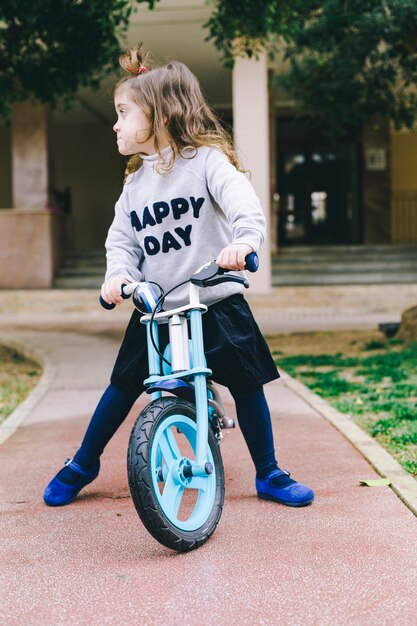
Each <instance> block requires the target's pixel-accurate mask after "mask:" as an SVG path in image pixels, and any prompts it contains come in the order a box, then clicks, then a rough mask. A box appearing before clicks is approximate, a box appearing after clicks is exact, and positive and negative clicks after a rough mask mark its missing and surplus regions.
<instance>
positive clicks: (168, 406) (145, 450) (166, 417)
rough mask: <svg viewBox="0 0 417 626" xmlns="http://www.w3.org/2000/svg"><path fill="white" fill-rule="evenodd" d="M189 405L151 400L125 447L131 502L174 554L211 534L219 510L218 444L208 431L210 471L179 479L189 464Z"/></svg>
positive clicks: (192, 424) (192, 439)
mask: <svg viewBox="0 0 417 626" xmlns="http://www.w3.org/2000/svg"><path fill="white" fill-rule="evenodd" d="M196 439H197V425H196V409H195V406H194V405H193V404H192V403H190V402H187V401H186V400H182V399H180V398H174V397H164V398H160V399H158V400H154V401H153V402H151V403H150V404H149V405H148V406H147V407H146V408H145V409H144V410H143V411H142V413H141V414H140V415H139V417H138V419H137V420H136V423H135V425H134V426H133V429H132V433H131V436H130V441H129V449H128V464H127V465H128V479H129V487H130V492H131V495H132V500H133V503H134V505H135V508H136V511H137V512H138V514H139V517H140V518H141V520H142V522H143V524H144V526H145V527H146V529H147V530H148V531H149V532H150V534H151V535H152V536H153V537H154V538H155V539H156V540H157V541H159V542H160V543H162V544H163V545H164V546H167V547H168V548H171V549H173V550H176V551H178V552H186V551H188V550H193V549H195V548H198V547H199V546H201V545H202V544H203V543H205V542H206V541H207V539H208V538H209V537H210V536H211V535H212V533H213V532H214V530H215V528H216V526H217V524H218V522H219V519H220V516H221V513H222V509H223V502H224V470H223V463H222V458H221V454H220V449H219V444H218V441H217V439H216V437H215V435H214V433H213V430H212V428H209V437H208V458H207V460H208V461H209V462H210V463H211V464H212V466H213V473H212V474H210V475H208V476H204V477H195V476H190V477H186V476H184V473H183V469H184V466H186V465H188V464H189V463H193V462H194V461H195V452H196Z"/></svg>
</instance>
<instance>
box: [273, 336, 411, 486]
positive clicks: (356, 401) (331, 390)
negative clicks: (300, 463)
mask: <svg viewBox="0 0 417 626" xmlns="http://www.w3.org/2000/svg"><path fill="white" fill-rule="evenodd" d="M374 351H375V353H374V354H373V353H372V352H374ZM370 353H371V354H370ZM276 362H277V365H278V367H282V368H284V369H285V370H286V371H287V372H288V373H289V374H290V375H291V376H294V377H295V378H298V379H299V380H301V381H302V382H303V383H304V384H305V385H306V386H307V387H309V388H311V389H312V390H313V391H314V392H315V393H317V394H319V395H320V396H322V397H323V398H325V399H326V400H327V401H328V402H329V403H330V404H332V405H333V406H334V407H336V408H337V409H338V410H339V411H341V412H342V413H347V414H349V415H351V416H352V417H353V418H354V420H355V421H356V423H357V424H358V425H359V426H361V427H362V428H363V429H364V430H366V431H367V432H368V433H369V434H370V435H371V436H372V437H374V438H375V439H376V440H377V441H378V442H379V443H380V444H381V445H382V446H384V447H385V448H386V449H387V450H388V451H389V452H390V453H391V454H392V455H393V456H394V457H395V458H396V459H397V460H398V462H399V463H400V464H401V465H402V466H403V467H404V468H405V469H406V470H407V471H408V472H410V473H411V474H413V475H414V476H417V344H416V343H412V344H408V345H407V344H404V343H402V342H401V341H399V340H398V339H397V340H396V339H391V340H387V341H370V342H368V343H364V344H363V345H362V346H361V351H360V353H359V354H357V355H355V356H344V355H343V354H341V353H340V352H339V353H336V354H319V355H308V354H300V355H294V356H287V357H285V356H283V357H279V358H277V360H276Z"/></svg>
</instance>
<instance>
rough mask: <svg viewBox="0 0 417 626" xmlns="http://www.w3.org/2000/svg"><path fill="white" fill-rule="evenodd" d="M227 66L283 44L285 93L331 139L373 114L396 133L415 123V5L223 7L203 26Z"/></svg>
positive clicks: (243, 3)
mask: <svg viewBox="0 0 417 626" xmlns="http://www.w3.org/2000/svg"><path fill="white" fill-rule="evenodd" d="M208 28H209V32H210V35H209V37H210V38H211V39H213V41H214V43H215V45H216V46H217V47H218V48H219V49H220V50H222V52H223V54H224V56H225V59H226V61H228V62H230V60H231V59H232V54H233V53H235V52H236V47H235V48H233V45H232V44H231V41H232V40H233V39H235V38H241V40H242V42H243V45H242V46H241V47H240V50H238V52H239V53H242V54H247V55H249V56H250V55H252V54H256V53H257V52H258V51H259V50H260V47H261V46H267V47H268V48H269V49H271V46H272V49H274V47H275V48H276V46H277V43H278V42H284V45H285V47H283V49H284V58H285V59H286V60H287V61H288V70H287V71H286V72H284V73H283V74H282V75H281V76H279V77H278V82H279V83H280V84H283V85H284V86H285V87H286V89H287V91H288V92H289V93H290V94H292V96H293V97H294V98H295V99H296V100H297V101H298V102H299V103H300V105H301V106H302V107H303V108H304V109H305V110H307V111H310V112H311V113H313V114H314V116H315V118H316V119H319V120H323V122H324V126H325V127H326V128H327V129H328V131H329V132H330V133H331V134H333V136H340V135H341V134H349V135H352V134H355V133H358V132H359V131H360V129H361V128H362V126H363V123H364V122H365V121H367V120H368V119H370V118H371V117H373V116H375V115H378V116H380V117H382V118H385V119H390V120H392V121H393V122H394V124H395V126H396V127H397V128H400V127H407V128H410V129H411V128H413V126H414V125H415V123H416V119H417V2H415V0H322V1H316V2H312V1H309V0H305V1H303V0H301V1H300V0H266V1H265V2H263V1H261V0H260V1H259V2H256V1H253V2H250V1H249V0H221V1H218V2H216V3H215V10H214V13H213V15H212V17H211V19H210V21H209V23H208Z"/></svg>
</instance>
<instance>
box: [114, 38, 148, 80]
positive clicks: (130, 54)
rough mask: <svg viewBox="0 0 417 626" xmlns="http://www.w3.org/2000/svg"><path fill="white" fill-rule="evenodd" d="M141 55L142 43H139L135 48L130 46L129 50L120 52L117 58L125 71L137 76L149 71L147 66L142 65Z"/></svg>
mask: <svg viewBox="0 0 417 626" xmlns="http://www.w3.org/2000/svg"><path fill="white" fill-rule="evenodd" d="M143 56H144V55H143V53H142V44H139V45H138V46H137V48H130V50H127V51H126V52H125V53H124V54H122V55H121V56H120V58H119V63H120V65H121V67H122V68H123V69H124V70H125V72H128V73H129V74H132V75H133V76H139V74H143V73H144V72H147V71H149V68H147V67H145V65H143Z"/></svg>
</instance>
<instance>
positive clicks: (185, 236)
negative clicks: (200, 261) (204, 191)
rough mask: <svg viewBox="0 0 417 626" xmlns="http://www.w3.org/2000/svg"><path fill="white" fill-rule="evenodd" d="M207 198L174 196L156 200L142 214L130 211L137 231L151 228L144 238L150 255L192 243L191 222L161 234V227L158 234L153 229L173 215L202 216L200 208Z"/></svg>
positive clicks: (177, 248) (176, 216)
mask: <svg viewBox="0 0 417 626" xmlns="http://www.w3.org/2000/svg"><path fill="white" fill-rule="evenodd" d="M204 200H205V198H194V196H191V197H190V198H189V200H187V199H186V198H173V199H172V200H171V201H170V202H169V203H168V202H164V201H161V202H154V203H153V204H152V206H151V207H148V206H145V208H144V209H143V211H142V214H141V215H140V217H139V215H138V214H137V212H136V211H131V212H130V221H131V224H132V227H133V228H134V229H135V230H136V232H140V231H143V230H146V231H147V230H149V231H150V232H149V234H146V235H145V237H144V240H143V245H144V248H145V251H146V254H148V255H151V256H153V255H155V254H158V253H159V252H163V253H167V252H169V251H170V250H180V249H181V248H182V247H183V246H190V245H191V231H192V226H191V224H189V225H188V226H186V227H185V228H181V227H179V226H178V227H176V228H174V229H173V230H167V231H165V232H163V233H162V236H161V234H160V231H161V229H160V228H157V229H156V230H157V231H158V236H156V232H155V234H151V229H152V228H154V227H155V226H156V227H159V226H160V224H162V222H163V221H164V220H165V219H166V218H167V217H170V216H171V217H173V218H174V220H180V219H181V218H182V216H183V215H186V214H188V213H190V214H192V216H193V217H194V218H195V219H198V218H199V216H200V209H201V207H202V205H203V203H204Z"/></svg>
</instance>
